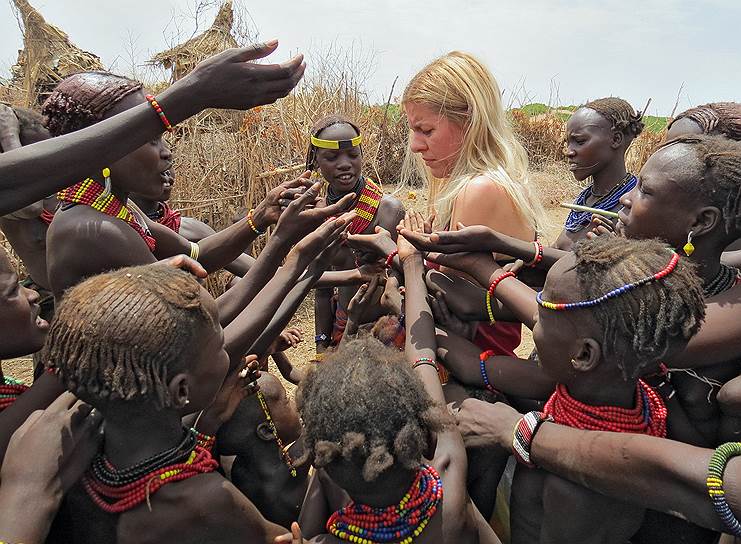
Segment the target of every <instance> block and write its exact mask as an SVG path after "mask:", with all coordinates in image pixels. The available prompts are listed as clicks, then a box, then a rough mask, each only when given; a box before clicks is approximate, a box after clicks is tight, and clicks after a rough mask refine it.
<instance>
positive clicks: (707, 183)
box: [659, 136, 741, 239]
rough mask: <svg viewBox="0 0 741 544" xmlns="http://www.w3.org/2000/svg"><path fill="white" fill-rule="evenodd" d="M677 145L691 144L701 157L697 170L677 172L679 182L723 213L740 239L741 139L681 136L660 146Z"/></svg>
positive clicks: (727, 228)
mask: <svg viewBox="0 0 741 544" xmlns="http://www.w3.org/2000/svg"><path fill="white" fill-rule="evenodd" d="M675 145H687V146H690V148H691V149H692V151H693V152H694V153H695V158H696V159H697V170H696V171H694V172H692V173H691V174H690V175H683V176H676V178H677V179H676V180H675V181H676V182H677V183H678V184H679V185H680V186H681V187H682V189H684V190H685V191H687V192H688V193H689V194H690V195H696V196H697V197H698V198H699V199H701V200H703V201H705V202H707V203H708V204H709V205H711V206H716V207H717V208H718V209H720V210H721V213H722V214H723V221H724V226H725V232H726V234H727V235H728V236H729V239H730V238H733V239H736V238H737V236H736V235H737V233H738V232H739V230H741V142H735V141H733V140H729V139H727V138H724V137H722V136H680V137H679V138H676V139H674V140H670V141H669V142H666V143H665V144H663V145H662V146H661V147H659V150H661V149H665V148H668V147H671V146H675Z"/></svg>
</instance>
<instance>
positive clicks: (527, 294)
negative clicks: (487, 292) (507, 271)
mask: <svg viewBox="0 0 741 544" xmlns="http://www.w3.org/2000/svg"><path fill="white" fill-rule="evenodd" d="M502 273H503V272H502V271H499V272H497V273H495V274H494V275H492V276H491V278H490V284H491V282H493V281H495V280H496V279H497V278H499V277H500V276H501V274H502ZM494 294H495V296H496V298H497V299H498V300H499V301H500V302H502V303H503V304H504V305H505V306H506V307H507V308H508V309H509V310H510V311H511V312H512V314H513V315H514V317H515V319H516V320H517V321H519V322H520V323H522V324H523V325H525V326H526V327H527V328H528V329H530V330H532V329H533V327H534V326H535V322H536V321H537V316H538V302H537V301H536V300H535V295H536V293H535V291H534V290H533V289H531V288H530V287H528V286H527V285H525V284H524V283H522V282H521V281H520V280H518V279H517V278H505V279H503V280H502V281H501V282H499V284H498V285H497V287H496V289H495V291H494Z"/></svg>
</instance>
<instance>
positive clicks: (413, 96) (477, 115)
mask: <svg viewBox="0 0 741 544" xmlns="http://www.w3.org/2000/svg"><path fill="white" fill-rule="evenodd" d="M402 105H403V107H404V111H405V112H406V115H407V118H408V120H409V126H410V129H411V133H410V141H409V150H410V151H411V152H412V153H414V154H415V157H414V159H415V160H414V163H416V164H417V165H418V167H419V172H420V173H421V174H422V175H423V176H424V177H426V178H427V179H428V181H429V182H430V202H431V204H432V205H433V206H434V208H435V211H436V213H437V219H436V224H437V226H438V227H441V228H445V229H450V230H457V229H458V226H459V225H460V224H464V225H468V226H470V225H485V226H487V227H490V228H492V229H493V230H495V231H497V232H500V233H503V234H507V235H510V236H513V237H516V238H519V239H521V240H525V241H533V240H535V238H536V235H537V232H538V230H540V227H541V226H542V221H543V218H544V212H543V209H542V207H541V205H540V203H539V201H538V200H537V198H536V197H535V196H534V195H533V194H531V191H530V182H529V177H528V160H527V154H526V152H525V149H524V148H523V147H522V145H521V144H520V143H519V142H518V141H517V138H516V137H515V135H514V133H513V131H512V128H511V126H510V124H509V121H508V119H507V116H506V114H505V112H504V108H503V106H502V99H501V92H500V90H499V85H497V82H496V80H495V79H494V76H493V75H492V74H491V72H489V70H488V69H487V68H486V67H485V66H484V65H483V64H482V63H481V62H480V61H479V60H478V59H476V58H475V57H474V56H472V55H469V54H468V53H462V52H459V51H453V52H451V53H448V54H447V55H444V56H442V57H440V58H438V59H436V60H434V61H432V62H431V63H430V64H428V65H427V66H426V67H425V68H423V69H422V70H421V71H420V72H419V73H418V74H417V75H416V76H414V78H413V79H412V81H411V82H410V83H409V85H407V88H406V90H405V91H404V96H403V98H402ZM502 257H505V258H506V256H502ZM446 272H447V273H450V274H452V273H454V272H453V271H446ZM480 296H481V298H480V300H481V306H482V308H483V305H484V296H483V292H481V295H480ZM520 332H521V325H520V324H519V323H501V322H498V323H496V324H494V325H489V324H488V323H480V324H479V326H478V327H477V330H476V333H475V336H474V342H476V344H477V345H478V346H479V347H481V348H482V349H485V350H489V349H490V350H494V351H495V353H496V354H498V355H513V354H514V349H515V348H516V347H517V346H518V345H519V343H520Z"/></svg>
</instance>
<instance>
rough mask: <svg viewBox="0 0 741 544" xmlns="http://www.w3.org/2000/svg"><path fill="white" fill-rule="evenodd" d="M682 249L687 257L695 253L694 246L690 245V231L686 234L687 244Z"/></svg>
mask: <svg viewBox="0 0 741 544" xmlns="http://www.w3.org/2000/svg"><path fill="white" fill-rule="evenodd" d="M682 249H683V250H684V254H685V255H687V256H688V257H689V256H690V255H692V254H693V253H694V252H695V246H694V244H693V243H692V231H690V232H689V234H687V243H686V244H684V247H683V248H682Z"/></svg>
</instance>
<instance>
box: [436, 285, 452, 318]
mask: <svg viewBox="0 0 741 544" xmlns="http://www.w3.org/2000/svg"><path fill="white" fill-rule="evenodd" d="M435 300H436V301H437V303H438V306H439V307H440V310H441V311H442V314H443V316H444V317H445V318H446V319H450V308H449V307H448V301H447V300H445V295H444V294H443V293H441V292H440V291H438V292H436V293H435Z"/></svg>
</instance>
